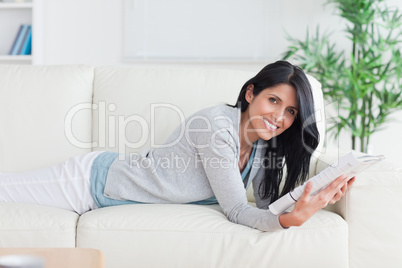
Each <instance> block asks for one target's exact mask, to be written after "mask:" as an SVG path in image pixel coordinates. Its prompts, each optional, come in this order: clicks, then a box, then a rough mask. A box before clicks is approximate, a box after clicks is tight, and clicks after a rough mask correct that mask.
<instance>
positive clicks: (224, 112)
mask: <svg viewBox="0 0 402 268" xmlns="http://www.w3.org/2000/svg"><path fill="white" fill-rule="evenodd" d="M239 123H240V110H239V109H238V108H236V107H231V106H228V105H226V104H219V105H215V106H211V107H207V108H204V109H201V110H199V111H198V112H196V113H194V114H193V115H191V116H190V117H188V118H187V119H186V126H187V127H188V128H189V129H203V130H209V131H208V132H214V131H216V130H222V129H226V130H228V131H229V132H231V133H237V132H238V128H239Z"/></svg>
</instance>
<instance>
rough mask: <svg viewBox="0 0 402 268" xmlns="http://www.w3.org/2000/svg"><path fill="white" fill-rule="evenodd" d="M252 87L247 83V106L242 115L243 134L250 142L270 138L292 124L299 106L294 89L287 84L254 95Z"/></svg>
mask: <svg viewBox="0 0 402 268" xmlns="http://www.w3.org/2000/svg"><path fill="white" fill-rule="evenodd" d="M253 88H254V85H252V84H251V85H249V86H248V88H247V92H246V100H247V102H248V103H249V106H248V107H247V110H246V111H245V112H244V114H243V115H242V117H243V116H244V119H246V120H247V121H246V125H245V129H244V130H245V131H247V133H244V134H245V137H248V139H249V141H251V142H255V141H256V140H258V139H263V140H270V139H271V138H272V137H275V136H278V135H279V134H281V133H282V132H284V131H285V130H286V129H288V128H289V127H290V126H291V125H292V124H293V122H294V120H295V118H296V115H297V113H298V108H299V105H298V103H297V98H296V90H295V89H294V88H293V87H292V86H290V85H288V84H280V85H277V86H275V87H271V88H266V89H264V90H263V91H261V92H260V94H258V95H257V96H254V94H253ZM242 120H243V118H242Z"/></svg>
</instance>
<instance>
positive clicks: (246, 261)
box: [77, 204, 348, 268]
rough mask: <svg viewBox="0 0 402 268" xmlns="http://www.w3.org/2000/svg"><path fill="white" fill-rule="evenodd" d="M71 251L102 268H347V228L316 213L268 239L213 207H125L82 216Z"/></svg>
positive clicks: (325, 213) (323, 213)
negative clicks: (100, 261) (95, 255)
mask: <svg viewBox="0 0 402 268" xmlns="http://www.w3.org/2000/svg"><path fill="white" fill-rule="evenodd" d="M77 247H82V248H97V249H100V250H102V251H103V252H106V256H111V255H113V256H114V257H113V258H106V262H107V265H106V266H107V267H121V268H125V267H133V266H130V264H133V265H134V264H138V267H150V268H151V267H289V268H290V267H333V268H339V267H347V266H348V226H347V224H346V222H345V221H344V220H343V219H342V218H341V217H340V216H339V215H336V214H334V213H331V212H328V211H324V210H322V211H320V212H318V213H317V214H316V215H315V216H314V217H313V218H311V219H310V220H309V221H307V222H306V223H305V224H304V225H303V226H302V227H300V228H290V229H289V230H287V231H283V232H282V231H279V232H272V233H266V232H261V231H258V230H255V229H251V228H248V227H245V226H242V225H239V224H234V223H231V222H229V221H228V220H227V218H226V217H225V216H224V214H223V212H222V210H221V209H220V207H219V206H218V205H210V206H198V205H150V204H142V205H124V206H119V207H108V208H102V209H98V210H94V211H91V212H88V213H85V214H84V215H82V216H81V217H80V220H79V222H78V227H77ZM329 253H330V254H329Z"/></svg>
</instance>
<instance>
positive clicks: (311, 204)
mask: <svg viewBox="0 0 402 268" xmlns="http://www.w3.org/2000/svg"><path fill="white" fill-rule="evenodd" d="M354 181H355V178H352V179H350V180H348V178H345V177H344V176H343V175H342V176H340V177H338V178H337V179H336V180H334V181H333V182H332V183H331V184H330V185H328V187H326V188H325V189H324V190H322V191H320V192H319V193H318V194H317V195H315V196H310V193H311V190H312V188H313V184H312V182H308V183H307V185H306V187H305V189H304V193H303V195H302V197H301V198H300V199H299V200H298V201H297V202H296V204H295V207H294V209H293V210H292V211H291V212H289V213H284V214H281V215H280V216H279V222H280V224H281V225H282V227H284V228H288V227H291V226H300V225H302V224H303V223H304V222H306V221H307V220H308V219H309V218H310V217H311V216H313V215H314V214H315V213H316V212H317V211H318V210H320V209H322V208H324V207H326V206H327V205H328V204H335V203H336V202H337V201H339V200H340V199H341V198H342V197H343V196H344V195H345V193H346V190H347V188H348V187H349V186H351V185H352V184H353V182H354Z"/></svg>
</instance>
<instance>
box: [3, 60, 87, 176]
mask: <svg viewBox="0 0 402 268" xmlns="http://www.w3.org/2000/svg"><path fill="white" fill-rule="evenodd" d="M92 83H93V68H92V67H89V66H52V67H37V66H1V65H0V107H1V111H2V112H1V113H0V126H1V127H0V171H1V172H13V171H26V170H31V169H33V168H40V167H44V166H48V165H53V164H57V163H59V162H62V161H64V160H65V159H67V158H68V157H71V156H74V155H78V154H82V153H85V152H90V149H91V148H90V147H89V148H87V149H81V148H79V147H76V146H75V145H73V144H71V142H70V141H69V140H68V139H66V134H65V131H66V128H65V119H66V116H67V115H68V114H69V110H70V109H72V108H74V106H75V105H77V104H80V103H88V102H89V103H90V102H91V101H92ZM71 127H72V133H73V134H74V135H75V137H76V139H79V140H84V141H87V142H90V141H91V113H90V110H81V111H79V112H77V113H76V115H75V117H74V120H73V125H71ZM67 130H68V129H67Z"/></svg>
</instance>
